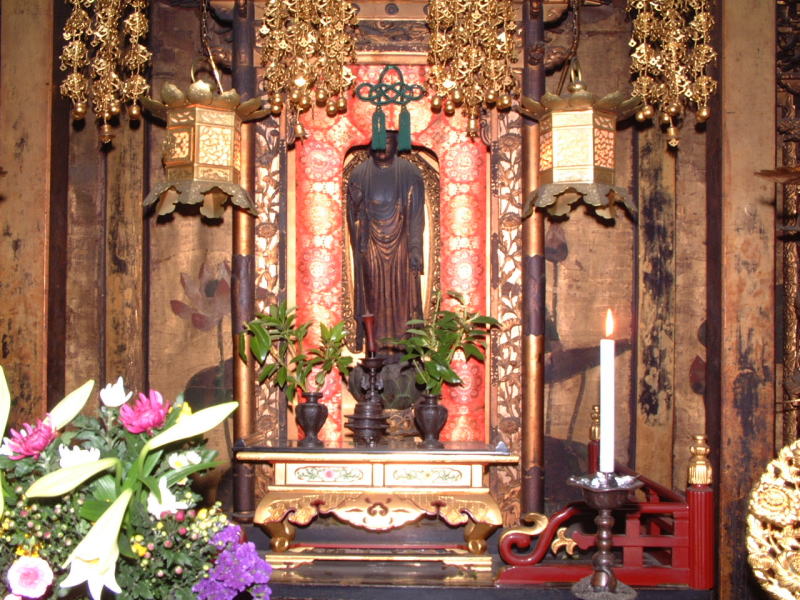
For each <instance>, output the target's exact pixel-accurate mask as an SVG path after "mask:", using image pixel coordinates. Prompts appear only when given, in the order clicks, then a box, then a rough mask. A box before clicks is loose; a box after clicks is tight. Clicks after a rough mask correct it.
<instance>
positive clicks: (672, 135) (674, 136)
mask: <svg viewBox="0 0 800 600" xmlns="http://www.w3.org/2000/svg"><path fill="white" fill-rule="evenodd" d="M667 144H669V146H670V147H671V148H677V147H678V144H680V138H679V137H678V128H677V127H675V126H674V125H672V126H670V127H667Z"/></svg>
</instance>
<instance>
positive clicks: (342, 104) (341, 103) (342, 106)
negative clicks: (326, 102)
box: [336, 98, 347, 113]
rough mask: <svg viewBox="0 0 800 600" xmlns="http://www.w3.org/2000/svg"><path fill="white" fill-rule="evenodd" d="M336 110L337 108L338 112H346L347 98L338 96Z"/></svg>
mask: <svg viewBox="0 0 800 600" xmlns="http://www.w3.org/2000/svg"><path fill="white" fill-rule="evenodd" d="M336 110H338V111H339V112H340V113H345V112H347V100H345V99H344V98H339V99H338V100H337V101H336Z"/></svg>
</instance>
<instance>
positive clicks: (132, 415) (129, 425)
mask: <svg viewBox="0 0 800 600" xmlns="http://www.w3.org/2000/svg"><path fill="white" fill-rule="evenodd" d="M168 412H169V404H166V403H165V402H164V398H162V396H161V394H159V393H158V392H157V391H155V390H150V394H149V395H148V396H145V395H144V394H139V399H138V400H137V401H136V403H135V404H134V405H133V406H131V405H130V404H125V405H123V406H121V407H120V409H119V420H120V422H121V423H122V424H123V425H124V427H125V429H127V430H128V431H130V432H131V433H143V432H145V431H146V432H147V433H152V432H153V429H156V428H158V427H161V426H162V425H163V424H164V420H165V419H166V418H167V413H168Z"/></svg>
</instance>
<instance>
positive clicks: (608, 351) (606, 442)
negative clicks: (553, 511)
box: [600, 308, 615, 473]
mask: <svg viewBox="0 0 800 600" xmlns="http://www.w3.org/2000/svg"><path fill="white" fill-rule="evenodd" d="M613 333H614V317H613V316H611V309H610V308H609V309H608V312H607V313H606V337H605V338H603V339H602V340H600V471H602V472H603V473H613V472H614V428H615V425H614V408H615V407H614V404H615V403H614V340H613V339H610V338H611V335H612V334H613Z"/></svg>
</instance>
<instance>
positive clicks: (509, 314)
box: [490, 113, 522, 525]
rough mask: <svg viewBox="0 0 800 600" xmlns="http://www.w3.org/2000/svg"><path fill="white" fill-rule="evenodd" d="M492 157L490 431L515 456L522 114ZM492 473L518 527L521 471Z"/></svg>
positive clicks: (503, 125)
mask: <svg viewBox="0 0 800 600" xmlns="http://www.w3.org/2000/svg"><path fill="white" fill-rule="evenodd" d="M490 152H491V157H492V158H491V160H492V171H491V192H492V194H491V200H492V210H491V213H492V215H493V216H492V221H493V223H492V235H491V243H490V248H491V252H492V256H493V257H494V259H493V263H494V266H493V272H492V277H491V298H492V315H493V316H495V317H496V318H497V319H498V320H499V321H500V322H501V323H503V327H502V328H498V329H495V330H493V331H492V333H491V338H490V339H491V352H490V356H491V358H490V360H491V363H490V369H491V370H490V376H491V386H490V388H491V390H492V392H491V393H492V394H493V395H494V397H493V398H492V399H491V402H492V403H493V406H494V407H495V408H494V409H493V410H491V411H490V412H491V419H493V422H492V424H491V425H492V428H493V429H494V430H496V431H497V433H498V436H499V437H500V439H501V440H502V441H503V442H504V443H505V444H506V445H507V446H508V447H509V448H510V449H511V451H512V452H518V451H519V449H520V437H521V425H520V423H521V420H520V419H521V411H522V404H521V402H520V398H521V397H522V379H521V377H520V368H519V365H520V361H521V360H522V359H521V356H522V315H521V306H522V275H521V274H522V236H521V231H522V216H521V215H522V202H521V197H522V191H521V190H522V187H521V186H522V183H521V173H522V154H521V153H522V119H521V118H520V116H519V115H518V114H516V113H505V114H501V115H500V118H499V119H498V139H497V142H495V143H493V144H492V146H491V147H490ZM490 264H491V263H490ZM491 473H492V478H491V489H492V494H493V495H494V497H495V498H497V501H498V503H499V504H500V508H501V510H502V512H503V515H504V518H505V525H510V524H512V523H516V522H517V520H518V518H519V511H520V506H519V497H520V470H519V466H517V465H497V466H496V467H495V468H494V469H492V472H491Z"/></svg>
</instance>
